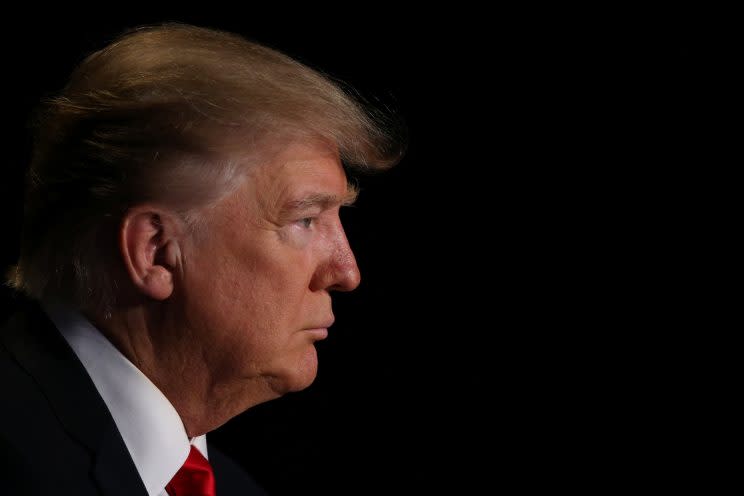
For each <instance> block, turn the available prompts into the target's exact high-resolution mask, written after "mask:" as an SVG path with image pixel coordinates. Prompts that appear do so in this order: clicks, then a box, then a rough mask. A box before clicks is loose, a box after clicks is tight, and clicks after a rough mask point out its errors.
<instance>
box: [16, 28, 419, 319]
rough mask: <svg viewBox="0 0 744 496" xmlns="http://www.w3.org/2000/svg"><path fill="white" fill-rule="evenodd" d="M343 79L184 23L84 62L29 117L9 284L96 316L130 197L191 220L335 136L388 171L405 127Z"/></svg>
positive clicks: (111, 299)
mask: <svg viewBox="0 0 744 496" xmlns="http://www.w3.org/2000/svg"><path fill="white" fill-rule="evenodd" d="M399 124H400V120H399V119H397V118H396V117H395V116H394V115H392V114H389V113H388V114H383V113H381V112H380V111H379V110H372V109H371V107H370V106H368V105H366V104H364V103H362V102H360V101H359V98H358V97H356V98H355V97H353V96H352V95H351V94H350V92H349V91H348V90H347V91H345V90H344V89H342V87H341V86H340V84H339V83H337V82H334V81H332V80H331V79H330V78H329V77H327V76H325V75H323V74H321V73H319V72H318V71H316V70H313V69H311V68H309V67H307V66H305V65H303V64H301V63H299V62H297V61H295V60H293V59H291V58H290V57H288V56H286V55H284V54H282V53H279V52H277V51H276V50H273V49H271V48H268V47H265V46H262V45H260V44H257V43H254V42H251V41H248V40H246V39H244V38H242V37H240V36H238V35H235V34H232V33H226V32H222V31H218V30H213V29H206V28H200V27H195V26H189V25H183V24H166V25H159V26H148V27H142V28H137V29H135V30H132V31H130V32H128V33H126V34H124V35H123V36H121V37H119V38H118V39H117V40H115V41H114V42H113V43H111V44H110V45H108V46H107V47H105V48H103V49H102V50H100V51H98V52H95V53H93V54H92V55H90V56H89V57H87V58H86V59H85V60H84V61H83V62H82V63H81V64H80V65H79V66H78V67H77V68H76V69H75V71H74V72H73V73H72V75H71V77H70V80H69V82H68V84H67V85H66V86H65V88H64V89H63V90H62V91H61V93H60V94H59V95H58V96H56V97H54V98H50V99H48V100H46V101H45V102H43V103H42V105H41V106H40V108H39V110H38V112H37V113H36V118H35V143H34V152H33V156H32V160H31V164H30V168H29V172H28V183H27V192H26V205H25V216H24V224H23V235H22V239H21V253H20V258H19V261H18V264H17V265H16V266H14V267H12V268H11V270H10V272H9V278H8V282H9V284H10V285H11V286H13V287H15V288H17V289H19V290H21V291H23V292H24V293H26V294H28V295H29V296H31V297H32V298H36V299H43V298H54V299H61V300H65V301H67V302H69V303H72V304H74V305H76V306H77V307H78V308H81V309H94V310H96V311H104V312H105V313H108V310H110V309H111V308H112V306H113V305H114V304H115V301H116V293H117V286H118V285H119V277H120V276H119V275H117V271H116V270H115V269H114V264H115V261H116V257H117V251H116V241H115V240H116V231H117V229H118V225H119V222H120V221H121V218H122V216H123V215H124V213H125V212H126V211H127V209H128V208H130V207H131V206H133V205H136V204H138V203H143V202H147V201H156V202H159V203H163V204H166V205H169V206H172V207H174V208H175V209H177V211H178V212H180V213H181V214H182V215H183V217H184V220H186V221H187V223H189V222H190V223H191V224H196V219H198V217H199V216H198V212H199V211H200V210H202V209H204V208H205V207H207V206H209V205H211V204H213V203H214V202H216V201H217V200H219V199H220V198H222V197H224V196H225V195H226V194H228V193H229V192H230V191H231V189H232V188H233V187H234V185H235V184H236V183H237V182H239V180H240V178H241V175H243V174H244V173H245V171H246V167H248V166H250V165H251V164H255V163H256V162H258V161H260V160H262V159H264V160H265V159H266V157H267V153H269V151H270V150H271V148H272V147H275V146H277V145H278V144H280V143H281V142H282V141H283V140H285V139H287V138H297V137H300V138H304V137H308V138H320V139H323V140H326V141H328V142H330V143H332V144H334V145H335V146H336V147H337V149H338V151H339V155H340V158H341V160H342V162H343V163H344V165H345V166H347V167H353V168H361V169H368V170H374V169H385V168H388V167H390V166H392V165H394V164H395V163H396V162H397V161H398V160H399V159H400V157H401V156H402V153H403V149H404V143H403V140H402V139H401V134H400V132H399V131H401V130H403V127H402V126H400V125H399Z"/></svg>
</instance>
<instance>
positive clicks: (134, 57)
mask: <svg viewBox="0 0 744 496" xmlns="http://www.w3.org/2000/svg"><path fill="white" fill-rule="evenodd" d="M379 117H380V116H379V115H377V114H374V113H372V112H368V111H366V110H365V109H363V108H362V107H361V106H360V104H358V103H357V102H355V101H354V100H353V99H352V98H350V97H349V96H348V95H347V94H346V93H344V92H343V91H341V90H340V89H339V88H338V87H337V86H336V85H335V84H333V83H332V82H331V81H329V80H328V79H327V78H325V77H323V76H322V75H320V74H318V73H317V72H315V71H313V70H311V69H309V68H308V67H306V66H304V65H302V64H300V63H298V62H296V61H294V60H292V59H290V58H288V57H286V56H285V55H282V54H280V53H278V52H276V51H274V50H271V49H269V48H266V47H263V46H260V45H257V44H255V43H252V42H249V41H246V40H244V39H242V38H240V37H238V36H236V35H232V34H228V33H224V32H219V31H215V30H208V29H203V28H197V27H193V26H187V25H173V24H170V25H163V26H155V27H147V28H141V29H138V30H134V31H132V32H130V33H127V34H125V35H124V36H122V37H120V38H119V39H117V40H116V41H114V42H113V43H111V44H110V45H109V46H107V47H106V48H104V49H103V50H100V51H99V52H96V53H94V54H92V55H91V56H89V57H88V58H87V59H85V60H84V61H83V62H82V63H81V65H80V66H79V67H78V68H77V69H76V70H75V71H74V72H73V74H72V76H71V78H70V81H69V82H68V84H67V86H66V87H65V88H64V89H63V90H62V92H61V94H60V95H59V96H57V97H55V98H52V99H50V100H49V101H47V102H45V104H44V105H43V107H42V108H41V109H40V111H39V113H38V115H37V118H36V136H35V137H36V140H35V148H34V154H33V157H32V163H31V167H30V170H29V182H28V191H27V200H26V210H25V218H24V229H23V238H22V243H21V255H20V259H19V262H18V265H17V266H16V267H14V268H13V270H12V271H11V274H10V283H11V284H12V285H13V286H14V287H15V288H17V289H18V290H19V291H21V292H22V293H24V294H25V295H27V296H28V297H29V301H28V302H27V303H21V304H20V306H21V307H23V308H21V309H20V311H19V312H18V313H17V314H16V315H15V316H14V317H13V318H12V319H11V320H10V321H9V322H8V323H7V325H6V326H5V327H4V329H3V330H2V335H1V336H0V376H2V377H3V381H4V385H5V386H6V388H8V389H6V392H5V394H6V398H7V399H8V400H9V401H7V402H6V403H5V405H4V406H3V408H2V409H1V410H0V415H1V417H0V420H1V422H0V455H1V456H2V464H1V465H0V466H2V469H0V471H1V472H2V475H3V477H2V479H3V483H2V484H3V487H5V488H9V490H10V492H11V493H12V494H75V495H94V494H96V495H98V494H102V495H125V494H126V495H130V496H131V495H149V496H163V495H170V496H174V495H175V496H182V495H185V494H210V495H213V494H215V490H216V494H219V495H220V496H226V495H230V494H241V495H245V494H264V493H263V491H262V490H261V489H260V488H259V487H258V486H257V485H256V484H255V482H254V481H253V480H252V479H251V478H250V477H249V476H248V475H247V474H245V473H244V472H243V471H242V470H241V469H240V468H238V467H237V465H235V464H234V463H232V462H231V461H230V460H229V459H227V458H226V457H225V456H224V455H222V454H220V453H219V452H218V451H217V450H216V449H215V448H213V447H212V446H208V445H207V443H206V438H205V434H206V433H207V432H209V431H211V430H214V429H215V428H217V427H219V426H220V425H222V424H224V423H225V422H226V421H227V420H229V419H230V418H232V417H234V416H235V415H237V414H239V413H241V412H243V411H245V410H246V409H248V408H250V407H252V406H254V405H256V404H259V403H261V402H264V401H268V400H271V399H274V398H278V397H279V396H281V395H283V394H285V393H288V392H291V391H298V390H301V389H303V388H306V387H307V386H308V385H310V383H311V382H312V381H313V379H314V378H315V375H316V370H317V356H316V351H315V348H314V343H315V342H316V341H318V340H321V339H323V338H325V337H326V335H327V332H328V327H330V326H331V325H332V324H333V312H332V309H331V297H330V294H331V292H333V291H351V290H353V289H354V288H355V287H356V286H357V285H358V284H359V280H360V275H359V270H358V268H357V266H356V262H355V260H354V255H353V254H352V251H351V249H350V247H349V244H348V242H347V240H346V237H345V234H344V230H343V227H342V226H341V223H340V220H339V209H340V207H342V206H343V205H347V204H349V203H351V202H352V201H353V200H354V197H355V194H356V193H355V188H354V187H353V186H351V183H350V181H349V179H348V178H347V172H349V171H353V170H364V169H384V168H387V167H390V166H392V165H394V164H395V163H396V162H397V161H398V160H399V158H400V156H401V154H402V146H401V145H400V143H399V142H398V141H397V140H396V138H395V137H394V136H393V133H391V132H389V131H388V130H387V128H388V126H387V125H386V124H385V123H384V121H383V120H381V119H380V118H379Z"/></svg>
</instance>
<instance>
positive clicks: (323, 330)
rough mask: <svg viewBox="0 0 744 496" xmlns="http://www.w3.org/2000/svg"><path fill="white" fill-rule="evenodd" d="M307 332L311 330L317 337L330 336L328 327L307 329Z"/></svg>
mask: <svg viewBox="0 0 744 496" xmlns="http://www.w3.org/2000/svg"><path fill="white" fill-rule="evenodd" d="M305 332H309V333H310V334H312V335H313V337H314V338H315V339H325V338H327V337H328V329H326V328H321V329H305Z"/></svg>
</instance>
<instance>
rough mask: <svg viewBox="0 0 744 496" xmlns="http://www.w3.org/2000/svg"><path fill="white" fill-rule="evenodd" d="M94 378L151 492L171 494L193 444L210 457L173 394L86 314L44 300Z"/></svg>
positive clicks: (153, 495) (202, 438)
mask: <svg viewBox="0 0 744 496" xmlns="http://www.w3.org/2000/svg"><path fill="white" fill-rule="evenodd" d="M42 306H43V308H44V311H45V312H46V313H47V315H49V317H50V318H51V319H52V322H54V324H55V325H56V326H57V329H59V330H60V332H61V333H62V336H63V337H64V338H65V340H67V342H68V343H69V344H70V346H71V347H72V349H73V351H74V352H75V354H76V355H77V356H78V358H79V359H80V361H81V362H82V363H83V366H84V367H85V370H87V371H88V375H90V378H91V379H92V380H93V383H94V384H95V386H96V389H98V393H99V394H100V395H101V397H102V398H103V401H104V402H105V403H106V406H107V407H108V409H109V411H110V412H111V416H112V417H113V418H114V422H115V423H116V427H117V428H118V429H119V432H120V433H121V437H122V438H123V439H124V444H126V446H127V449H128V450H129V454H130V455H131V456H132V460H133V461H134V466H135V467H136V468H137V471H138V472H139V475H140V477H141V478H142V481H143V482H144V484H145V488H147V494H148V495H149V496H168V493H167V492H166V491H165V486H166V484H168V482H170V480H171V479H172V478H173V476H174V475H176V472H177V471H178V470H179V469H180V468H181V466H182V465H183V463H184V462H185V461H186V458H187V457H188V455H189V452H190V450H191V446H190V445H192V444H193V445H194V446H195V447H196V448H197V449H198V450H199V451H200V452H201V453H202V454H203V455H204V456H205V457H207V437H206V435H201V436H198V437H195V438H193V439H191V440H189V438H188V436H187V434H186V429H185V428H184V426H183V422H182V421H181V417H179V416H178V412H176V409H175V408H173V405H172V404H171V403H170V401H168V398H166V397H165V395H164V394H163V393H162V392H161V391H160V390H159V389H158V388H157V387H156V386H155V384H153V383H152V381H150V379H148V378H147V376H145V374H143V373H142V372H141V371H140V370H139V369H138V368H137V367H135V366H134V364H133V363H132V362H130V361H129V360H128V359H127V358H126V357H125V356H124V355H123V354H122V353H121V352H120V351H119V350H118V349H116V347H115V346H114V345H113V344H111V342H110V341H109V340H108V339H106V337H105V336H104V335H103V334H101V332H100V331H99V330H98V329H96V328H95V327H94V326H93V324H91V323H90V321H89V320H88V319H87V318H85V316H83V315H82V314H81V313H79V312H75V311H73V310H70V309H69V308H65V307H64V306H61V305H56V304H52V303H45V304H43V305H42Z"/></svg>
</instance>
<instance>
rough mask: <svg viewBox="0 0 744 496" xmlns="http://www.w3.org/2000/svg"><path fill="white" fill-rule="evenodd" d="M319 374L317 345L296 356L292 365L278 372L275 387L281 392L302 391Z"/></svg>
mask: <svg viewBox="0 0 744 496" xmlns="http://www.w3.org/2000/svg"><path fill="white" fill-rule="evenodd" d="M317 375H318V354H317V352H316V351H315V346H311V347H310V349H308V350H307V351H306V352H305V353H303V354H302V355H300V356H299V357H296V359H295V360H294V361H293V362H292V364H291V365H288V366H287V367H285V368H284V370H283V371H282V373H281V374H277V381H276V382H277V384H276V387H275V389H276V390H277V392H278V393H279V394H285V393H291V392H296V391H302V390H303V389H306V388H307V387H308V386H310V385H311V384H312V383H313V382H314V381H315V377H316V376H317Z"/></svg>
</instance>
